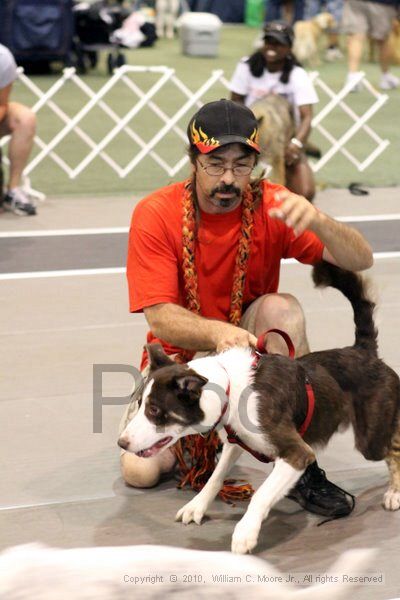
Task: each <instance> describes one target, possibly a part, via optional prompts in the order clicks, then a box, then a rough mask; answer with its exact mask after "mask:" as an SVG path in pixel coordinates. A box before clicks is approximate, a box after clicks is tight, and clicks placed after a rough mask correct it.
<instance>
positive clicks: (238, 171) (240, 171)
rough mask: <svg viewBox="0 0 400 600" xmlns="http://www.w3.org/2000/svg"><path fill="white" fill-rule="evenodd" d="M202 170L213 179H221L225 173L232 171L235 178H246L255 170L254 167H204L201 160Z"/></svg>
mask: <svg viewBox="0 0 400 600" xmlns="http://www.w3.org/2000/svg"><path fill="white" fill-rule="evenodd" d="M197 162H198V163H199V165H200V166H201V168H202V169H203V170H204V171H205V172H206V173H207V175H210V176H211V177H220V176H221V175H223V174H224V173H225V171H232V173H233V174H234V175H235V177H246V175H250V173H251V172H252V170H253V169H254V166H253V165H236V166H235V167H224V166H223V165H203V163H201V162H200V161H199V160H198V161H197Z"/></svg>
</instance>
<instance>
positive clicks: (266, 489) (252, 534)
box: [232, 458, 304, 554]
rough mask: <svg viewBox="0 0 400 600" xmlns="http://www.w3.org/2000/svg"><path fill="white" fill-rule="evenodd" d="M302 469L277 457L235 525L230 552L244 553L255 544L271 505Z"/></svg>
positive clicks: (298, 477) (294, 480)
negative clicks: (270, 470)
mask: <svg viewBox="0 0 400 600" xmlns="http://www.w3.org/2000/svg"><path fill="white" fill-rule="evenodd" d="M303 473H304V469H302V470H298V469H295V468H294V467H292V466H291V465H290V464H289V463H288V462H287V461H285V460H283V459H282V458H277V459H276V461H275V467H274V469H273V471H272V473H271V474H270V475H269V477H268V478H267V479H266V481H264V483H263V484H262V485H261V486H260V487H259V488H258V490H257V491H256V492H255V494H254V495H253V497H252V499H251V501H250V504H249V506H248V509H247V511H246V513H245V515H244V516H243V517H242V519H240V521H239V523H238V524H237V525H236V527H235V531H234V533H233V537H232V552H235V553H236V554H246V553H247V552H251V550H253V548H255V546H256V545H257V541H258V535H259V533H260V529H261V525H262V522H263V521H264V519H266V518H267V516H268V513H269V511H270V509H271V507H272V506H273V505H274V504H275V503H276V502H278V500H280V499H281V498H283V497H284V496H286V494H287V493H288V492H289V490H290V489H291V488H292V487H293V486H294V484H295V483H296V481H297V480H298V479H300V477H301V475H302V474H303Z"/></svg>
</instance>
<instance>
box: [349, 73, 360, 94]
mask: <svg viewBox="0 0 400 600" xmlns="http://www.w3.org/2000/svg"><path fill="white" fill-rule="evenodd" d="M358 76H359V72H358V71H355V72H354V73H348V74H347V77H346V83H345V85H349V84H353V87H352V88H351V90H350V92H361V90H362V89H363V84H362V80H361V81H359V82H358V83H354V81H355V80H356V79H357V77H358Z"/></svg>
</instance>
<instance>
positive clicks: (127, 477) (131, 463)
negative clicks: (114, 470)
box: [121, 452, 161, 488]
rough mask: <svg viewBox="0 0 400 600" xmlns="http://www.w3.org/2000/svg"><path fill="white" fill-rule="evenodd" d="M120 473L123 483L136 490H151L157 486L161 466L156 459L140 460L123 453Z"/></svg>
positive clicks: (132, 455) (137, 457) (133, 455)
mask: <svg viewBox="0 0 400 600" xmlns="http://www.w3.org/2000/svg"><path fill="white" fill-rule="evenodd" d="M121 473H122V477H123V479H124V481H125V482H126V483H127V484H128V485H131V486H132V487H136V488H151V487H154V486H156V485H157V484H158V482H159V480H160V477H161V465H160V462H159V461H158V460H157V459H156V458H140V457H139V456H136V455H135V454H131V453H129V452H124V453H123V454H122V455H121Z"/></svg>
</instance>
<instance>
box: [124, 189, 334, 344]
mask: <svg viewBox="0 0 400 600" xmlns="http://www.w3.org/2000/svg"><path fill="white" fill-rule="evenodd" d="M184 185H185V182H179V183H174V184H172V185H170V186H168V187H165V188H162V189H160V190H157V191H156V192H154V193H153V194H151V195H150V196H147V197H146V198H143V200H141V201H140V202H139V204H138V205H137V206H136V208H135V210H134V212H133V215H132V221H131V227H130V233H129V248H128V262H127V277H128V285H129V301H130V310H131V312H142V311H143V308H146V307H147V306H152V305H154V304H160V303H163V302H172V303H174V304H179V305H180V306H185V291H184V283H183V273H182V194H183V188H184ZM263 186H264V193H263V199H262V201H261V202H260V204H259V206H258V207H257V208H256V210H255V211H254V224H253V229H252V236H251V237H252V244H251V254H250V258H249V261H248V267H247V276H246V283H245V288H244V296H243V312H244V310H245V309H246V308H247V307H248V306H249V304H250V303H251V302H252V301H253V300H255V299H256V298H258V297H259V296H262V295H263V294H267V293H271V292H276V291H277V290H278V285H279V271H280V261H281V259H282V258H296V259H297V260H299V261H300V262H302V263H306V264H314V263H316V262H318V261H319V260H321V258H322V252H323V248H324V245H323V243H322V242H321V241H320V240H319V238H317V236H316V235H315V234H313V233H312V232H310V231H306V232H304V233H303V234H302V235H300V236H298V237H295V236H294V233H293V230H292V229H291V228H289V227H287V225H285V224H284V223H283V222H282V221H279V220H277V219H272V218H271V217H269V215H268V210H269V209H270V208H272V206H274V205H275V200H274V194H275V192H277V191H278V190H279V189H282V188H281V186H279V185H276V184H273V183H270V182H267V181H265V182H263ZM241 212H242V209H241V206H239V207H238V208H236V209H235V210H233V211H231V212H229V213H224V214H208V213H205V212H203V211H200V224H199V229H198V239H197V242H196V249H195V262H196V270H197V277H198V290H199V295H200V306H201V314H202V315H203V316H204V317H208V318H213V319H220V320H222V321H227V320H228V318H229V312H230V297H231V289H232V282H233V281H232V277H233V271H234V266H235V259H236V253H237V248H238V239H239V234H240V228H241V220H242V219H241ZM147 339H148V342H151V341H154V340H155V339H156V338H155V337H154V336H153V334H152V333H151V331H150V332H149V333H148V336H147ZM158 341H161V343H162V344H163V346H164V348H165V351H166V352H167V353H168V354H174V353H176V352H179V350H180V349H179V348H175V347H173V346H171V345H169V344H167V343H166V342H163V341H162V340H158Z"/></svg>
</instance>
